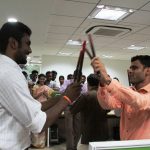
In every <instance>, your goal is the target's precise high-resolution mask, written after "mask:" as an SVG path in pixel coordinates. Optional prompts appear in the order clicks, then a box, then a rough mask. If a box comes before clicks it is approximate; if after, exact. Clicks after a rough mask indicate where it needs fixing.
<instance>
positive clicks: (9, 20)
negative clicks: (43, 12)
mask: <svg viewBox="0 0 150 150" xmlns="http://www.w3.org/2000/svg"><path fill="white" fill-rule="evenodd" d="M7 21H8V22H17V21H18V20H17V19H16V18H8V19H7Z"/></svg>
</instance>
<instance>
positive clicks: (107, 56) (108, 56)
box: [102, 55, 113, 58]
mask: <svg viewBox="0 0 150 150" xmlns="http://www.w3.org/2000/svg"><path fill="white" fill-rule="evenodd" d="M102 56H103V57H104V58H112V57H113V56H111V55H102Z"/></svg>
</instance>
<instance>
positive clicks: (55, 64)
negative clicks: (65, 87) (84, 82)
mask: <svg viewBox="0 0 150 150" xmlns="http://www.w3.org/2000/svg"><path fill="white" fill-rule="evenodd" d="M77 60H78V58H77V57H66V56H62V57H60V56H46V55H43V56H42V68H41V72H42V73H46V71H51V70H56V71H57V73H58V76H59V75H64V76H65V77H66V76H67V75H68V74H70V73H73V72H74V70H75V69H76V64H77ZM102 61H103V63H104V64H105V65H106V68H107V71H108V74H109V75H110V76H111V77H112V78H113V77H118V78H119V80H120V82H121V83H122V84H124V85H126V86H128V78H127V68H129V65H130V60H110V59H103V60H102ZM82 73H83V74H84V75H86V76H87V75H89V74H90V73H93V69H92V67H91V65H90V60H89V58H84V65H83V71H82ZM57 80H58V77H57Z"/></svg>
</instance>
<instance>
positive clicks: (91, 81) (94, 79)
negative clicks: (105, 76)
mask: <svg viewBox="0 0 150 150" xmlns="http://www.w3.org/2000/svg"><path fill="white" fill-rule="evenodd" d="M87 82H88V85H89V86H98V85H99V76H98V75H97V74H90V75H89V76H88V77H87Z"/></svg>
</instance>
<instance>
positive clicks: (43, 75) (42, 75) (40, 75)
mask: <svg viewBox="0 0 150 150" xmlns="http://www.w3.org/2000/svg"><path fill="white" fill-rule="evenodd" d="M41 77H45V78H46V76H45V74H43V73H41V74H39V75H38V78H41Z"/></svg>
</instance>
